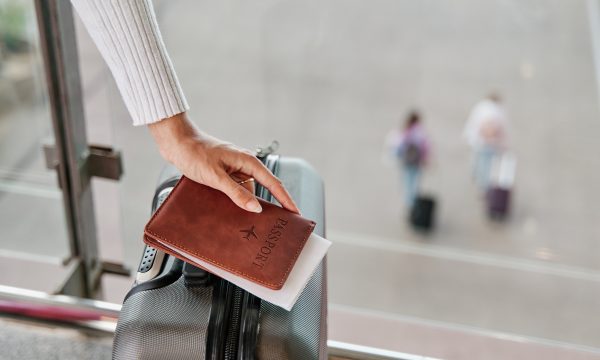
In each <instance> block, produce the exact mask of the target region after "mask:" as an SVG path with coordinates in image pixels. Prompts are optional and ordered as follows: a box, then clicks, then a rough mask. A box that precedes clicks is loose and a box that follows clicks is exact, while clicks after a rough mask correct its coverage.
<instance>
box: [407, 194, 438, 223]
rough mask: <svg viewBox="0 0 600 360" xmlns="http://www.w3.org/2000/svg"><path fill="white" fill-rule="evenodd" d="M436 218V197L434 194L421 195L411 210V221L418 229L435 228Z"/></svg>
mask: <svg viewBox="0 0 600 360" xmlns="http://www.w3.org/2000/svg"><path fill="white" fill-rule="evenodd" d="M434 219H435V199H434V198H433V196H426V195H419V196H417V198H416V199H415V203H414V204H413V206H412V209H411V211H410V223H411V225H412V226H413V227H414V228H415V229H417V230H425V231H429V230H431V229H433V225H434Z"/></svg>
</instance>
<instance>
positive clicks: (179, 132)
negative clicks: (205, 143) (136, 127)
mask: <svg viewBox="0 0 600 360" xmlns="http://www.w3.org/2000/svg"><path fill="white" fill-rule="evenodd" d="M148 129H149V130H150V133H151V134H152V137H153V138H154V141H155V142H156V145H157V146H158V150H159V152H160V154H161V156H162V157H163V158H164V159H165V160H167V161H168V162H170V163H175V162H176V160H177V159H176V153H177V148H178V147H180V146H182V145H184V144H185V143H187V142H188V141H190V140H194V139H196V138H198V137H199V136H200V133H199V131H198V129H197V128H196V127H195V125H194V124H193V123H192V122H191V121H190V120H189V119H188V117H187V114H186V113H185V112H182V113H179V114H176V115H173V116H171V117H169V118H166V119H163V120H161V121H158V122H155V123H152V124H150V125H148Z"/></svg>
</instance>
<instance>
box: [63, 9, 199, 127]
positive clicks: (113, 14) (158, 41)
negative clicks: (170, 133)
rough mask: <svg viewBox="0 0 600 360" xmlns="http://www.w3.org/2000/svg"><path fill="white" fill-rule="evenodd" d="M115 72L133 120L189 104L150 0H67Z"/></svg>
mask: <svg viewBox="0 0 600 360" xmlns="http://www.w3.org/2000/svg"><path fill="white" fill-rule="evenodd" d="M71 2H72V4H73V6H74V8H75V9H76V10H77V13H78V14H79V16H80V18H81V20H82V21H83V24H84V25H85V27H86V29H87V30H88V32H89V34H90V36H91V37H92V39H93V41H94V43H95V44H96V46H97V47H98V49H99V50H100V53H101V54H102V57H103V58H104V59H105V61H106V63H107V64H108V66H109V68H110V70H111V73H112V74H113V76H114V78H115V80H116V83H117V86H118V88H119V91H120V92H121V95H122V97H123V100H124V102H125V105H126V106H127V109H128V110H129V113H130V114H131V117H132V118H133V124H134V125H144V124H150V123H153V122H156V121H159V120H161V119H165V118H169V117H171V116H173V115H175V114H178V113H181V112H184V111H186V110H188V109H189V106H188V104H187V100H186V98H185V96H184V94H183V91H182V90H181V86H180V84H179V81H178V79H177V75H176V74H175V71H174V69H173V65H172V64H171V60H170V58H169V55H168V54H167V51H166V48H165V45H164V43H163V41H162V37H161V33H160V30H159V29H158V25H157V22H156V16H155V14H154V9H153V7H152V3H151V1H149V0H118V1H107V0H71Z"/></svg>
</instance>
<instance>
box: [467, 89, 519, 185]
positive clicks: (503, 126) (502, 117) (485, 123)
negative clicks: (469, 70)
mask: <svg viewBox="0 0 600 360" xmlns="http://www.w3.org/2000/svg"><path fill="white" fill-rule="evenodd" d="M507 131H508V119H507V116H506V111H505V110H504V108H503V106H502V104H501V98H500V96H499V95H498V94H496V93H492V94H490V95H489V96H488V97H487V98H485V99H483V100H481V101H479V102H478V103H477V104H476V105H475V106H474V107H473V110H471V114H470V115H469V118H468V120H467V123H466V125H465V129H464V133H463V135H464V137H465V139H466V140H467V142H468V143H469V145H470V146H471V148H472V150H473V154H474V156H473V158H474V160H473V175H474V177H475V181H476V183H477V185H478V186H479V188H480V189H481V190H482V191H483V192H486V191H487V190H488V188H489V186H490V182H491V170H492V163H493V162H494V160H495V159H497V158H498V157H499V156H500V155H502V154H503V153H504V151H506V148H507Z"/></svg>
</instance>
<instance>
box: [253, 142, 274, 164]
mask: <svg viewBox="0 0 600 360" xmlns="http://www.w3.org/2000/svg"><path fill="white" fill-rule="evenodd" d="M278 149H279V141H277V140H273V141H272V142H271V144H270V145H268V146H263V147H260V146H259V147H257V148H256V157H257V158H259V159H264V158H266V157H267V156H268V155H271V154H274V153H275V152H276V151H277V150H278Z"/></svg>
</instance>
